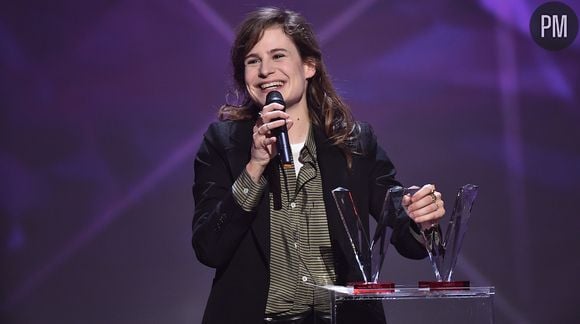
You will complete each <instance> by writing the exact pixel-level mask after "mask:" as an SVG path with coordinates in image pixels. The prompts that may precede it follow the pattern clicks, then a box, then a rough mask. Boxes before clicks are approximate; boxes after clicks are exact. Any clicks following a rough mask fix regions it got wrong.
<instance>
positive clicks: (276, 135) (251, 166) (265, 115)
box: [246, 91, 293, 182]
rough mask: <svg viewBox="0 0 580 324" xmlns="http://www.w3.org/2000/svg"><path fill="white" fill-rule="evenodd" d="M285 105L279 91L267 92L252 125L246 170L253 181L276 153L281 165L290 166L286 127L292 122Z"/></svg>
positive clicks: (290, 153) (290, 125) (256, 179)
mask: <svg viewBox="0 0 580 324" xmlns="http://www.w3.org/2000/svg"><path fill="white" fill-rule="evenodd" d="M285 106H286V105H285V102H284V99H283V97H282V94H280V92H278V91H272V92H269V93H268V95H267V96H266V104H265V105H264V108H263V109H262V111H261V112H260V118H258V120H257V121H256V124H255V125H254V134H253V144H252V149H251V159H250V162H249V163H248V165H247V166H246V170H247V171H248V173H249V174H250V176H251V177H252V180H254V181H255V182H258V179H259V178H260V176H261V175H262V173H263V171H264V169H265V168H266V166H267V165H268V163H269V162H270V160H271V159H272V158H273V157H274V156H276V155H279V156H280V162H281V164H282V167H284V168H287V167H291V166H292V151H291V149H290V141H289V140H288V128H290V127H292V123H293V122H292V120H291V119H289V118H290V116H289V115H288V114H287V113H286V112H284V110H285Z"/></svg>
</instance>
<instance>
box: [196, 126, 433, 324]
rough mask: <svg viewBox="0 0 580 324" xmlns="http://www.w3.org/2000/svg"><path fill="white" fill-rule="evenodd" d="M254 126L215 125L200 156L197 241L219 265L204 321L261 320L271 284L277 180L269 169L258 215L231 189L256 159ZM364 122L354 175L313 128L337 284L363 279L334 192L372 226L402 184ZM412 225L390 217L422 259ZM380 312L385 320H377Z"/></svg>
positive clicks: (403, 246) (407, 251) (397, 236)
mask: <svg viewBox="0 0 580 324" xmlns="http://www.w3.org/2000/svg"><path fill="white" fill-rule="evenodd" d="M253 125H254V121H224V122H216V123H213V124H211V125H210V126H209V128H208V130H207V132H206V133H205V135H204V138H203V142H202V144H201V147H200V149H199V151H198V154H197V156H196V159H195V163H194V172H195V181H194V185H193V196H194V199H195V215H194V219H193V238H192V244H193V248H194V250H195V253H196V256H197V258H198V259H199V261H200V262H201V263H203V264H205V265H207V266H209V267H212V268H215V277H214V280H213V284H212V289H211V293H210V296H209V299H208V302H207V305H206V310H205V313H204V317H203V323H219V324H222V323H262V322H263V318H264V312H265V308H266V299H267V293H268V284H269V269H268V267H269V258H270V210H269V198H268V193H269V191H270V190H271V189H272V188H273V187H272V186H273V185H272V184H273V183H274V182H273V181H275V180H276V179H275V178H277V177H278V175H273V176H271V175H270V174H272V173H270V172H266V174H267V175H266V177H267V178H268V180H269V183H268V185H267V186H266V189H265V190H264V194H263V196H262V198H261V200H260V202H259V204H258V206H257V208H256V209H255V210H253V211H250V212H246V211H244V210H243V209H242V208H241V207H240V206H239V205H238V204H237V203H236V202H235V200H234V197H233V194H232V184H233V183H234V181H235V180H236V179H237V177H238V176H239V174H240V173H241V172H242V171H243V169H244V167H245V166H246V164H247V163H248V161H249V160H250V147H251V144H252V127H253ZM359 125H360V126H361V134H360V136H359V140H358V142H357V143H358V147H359V149H360V150H361V151H363V152H364V154H363V155H353V164H352V170H351V171H348V168H347V162H346V159H345V157H344V155H343V154H342V153H341V151H340V150H339V149H338V148H337V147H335V146H333V145H331V144H330V142H329V141H328V140H327V137H326V136H325V134H324V132H323V131H322V130H321V129H319V128H315V129H314V139H315V143H316V150H317V158H318V164H319V168H320V173H321V176H322V188H323V191H324V203H325V207H326V212H327V217H328V228H329V232H330V239H331V244H332V249H333V253H334V260H335V270H336V275H337V283H338V284H346V283H347V282H352V281H360V280H361V279H362V278H361V275H360V273H359V271H358V270H357V267H356V266H355V264H356V263H355V259H354V254H353V252H352V249H351V247H350V245H349V243H348V237H347V234H346V232H345V230H344V228H343V225H342V223H341V220H340V216H339V214H338V210H337V208H336V204H335V202H334V200H333V198H332V194H331V191H332V190H333V189H335V188H336V187H345V188H348V189H350V190H351V192H352V193H353V197H354V200H355V204H356V205H357V209H358V211H359V213H360V216H361V219H362V220H363V223H364V225H365V226H367V228H368V221H369V218H368V214H371V215H379V213H380V211H381V209H382V204H383V200H384V197H385V193H386V190H387V189H388V188H389V187H391V186H394V185H399V183H398V182H397V181H396V180H395V179H394V176H395V169H394V166H393V165H392V163H391V161H390V160H389V158H388V157H387V155H386V154H385V152H384V151H383V150H382V149H381V148H380V147H379V146H378V145H377V141H376V137H375V135H374V133H373V131H372V129H371V127H370V126H369V125H368V124H364V123H360V124H359ZM271 163H275V160H273V161H272V162H271ZM269 170H272V168H270V169H269ZM363 211H364V212H363ZM410 223H412V222H410V218H408V217H407V216H406V215H404V216H400V217H397V219H393V220H391V221H390V225H391V226H392V227H393V228H394V232H393V236H392V239H391V242H392V243H393V244H394V245H395V247H396V248H397V250H398V251H399V253H400V254H402V255H404V256H406V257H408V258H413V259H418V258H423V257H425V256H426V252H425V249H424V248H423V247H422V246H421V245H420V244H419V242H417V241H416V240H415V238H413V236H412V235H411V233H410V229H409V226H410ZM367 233H368V230H367ZM351 304H352V303H351ZM353 305H354V304H353ZM373 305H374V304H373ZM369 307H371V308H372V309H369ZM356 308H359V309H356ZM344 313H345V314H347V313H350V314H353V315H354V314H355V313H356V315H357V320H356V321H357V322H358V323H361V320H364V318H361V316H363V315H365V314H367V315H369V316H370V317H371V318H373V317H374V318H378V319H379V320H378V322H384V318H383V316H382V310H381V309H380V308H379V309H377V308H376V307H375V306H372V305H371V306H369V305H365V304H361V305H359V306H355V307H353V309H351V310H347V309H345V311H344ZM378 313H380V315H378V316H372V314H375V315H377V314H378ZM345 318H346V317H345ZM371 318H369V319H368V320H371ZM343 319H344V318H343ZM341 322H345V323H347V322H349V321H348V320H347V321H341ZM362 322H364V323H367V322H368V321H362ZM374 322H376V321H374Z"/></svg>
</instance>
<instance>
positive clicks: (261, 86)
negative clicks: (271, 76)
mask: <svg viewBox="0 0 580 324" xmlns="http://www.w3.org/2000/svg"><path fill="white" fill-rule="evenodd" d="M282 84H283V83H282V82H280V81H274V82H268V83H264V84H262V85H260V88H262V90H264V89H267V88H271V87H281V86H282Z"/></svg>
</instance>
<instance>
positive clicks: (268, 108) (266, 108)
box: [262, 102, 286, 115]
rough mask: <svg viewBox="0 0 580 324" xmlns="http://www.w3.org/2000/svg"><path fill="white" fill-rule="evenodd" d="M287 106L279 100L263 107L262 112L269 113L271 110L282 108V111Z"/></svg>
mask: <svg viewBox="0 0 580 324" xmlns="http://www.w3.org/2000/svg"><path fill="white" fill-rule="evenodd" d="M285 108H286V107H284V106H282V105H281V104H279V103H277V102H273V103H271V104H269V105H265V106H264V107H263V108H262V114H263V115H264V114H266V113H269V112H271V111H274V110H280V111H282V110H284V109H285Z"/></svg>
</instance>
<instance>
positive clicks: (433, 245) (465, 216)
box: [404, 184, 478, 289]
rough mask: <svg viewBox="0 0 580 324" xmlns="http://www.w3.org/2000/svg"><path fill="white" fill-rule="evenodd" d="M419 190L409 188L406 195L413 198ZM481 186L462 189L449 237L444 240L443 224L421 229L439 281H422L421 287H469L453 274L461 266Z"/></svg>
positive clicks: (456, 202) (453, 213)
mask: <svg viewBox="0 0 580 324" xmlns="http://www.w3.org/2000/svg"><path fill="white" fill-rule="evenodd" d="M418 190H419V188H416V187H412V188H406V189H405V190H404V194H405V195H406V194H410V195H413V194H414V193H415V192H417V191H418ZM477 190H478V186H476V185H472V184H466V185H464V186H463V187H461V188H459V191H458V192H457V197H456V198H455V206H454V207H453V212H452V214H451V218H450V219H449V223H448V224H447V230H446V231H445V236H442V230H441V226H440V225H439V224H437V225H435V226H431V227H428V228H424V227H423V226H421V224H418V225H419V228H420V231H421V236H422V238H423V245H424V246H425V248H426V249H427V253H428V254H429V261H430V263H431V266H432V267H433V272H434V273H435V278H436V279H437V281H419V287H423V288H431V289H456V288H463V287H469V281H452V280H451V278H452V276H453V270H454V269H455V265H456V263H457V258H458V256H459V251H460V250H461V244H462V243H463V237H464V236H465V232H466V231H467V223H468V221H469V218H470V216H471V208H472V207H473V203H474V202H475V198H476V197H477Z"/></svg>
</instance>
